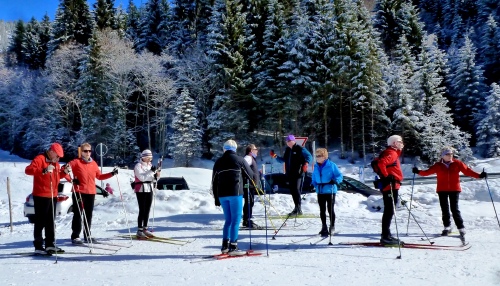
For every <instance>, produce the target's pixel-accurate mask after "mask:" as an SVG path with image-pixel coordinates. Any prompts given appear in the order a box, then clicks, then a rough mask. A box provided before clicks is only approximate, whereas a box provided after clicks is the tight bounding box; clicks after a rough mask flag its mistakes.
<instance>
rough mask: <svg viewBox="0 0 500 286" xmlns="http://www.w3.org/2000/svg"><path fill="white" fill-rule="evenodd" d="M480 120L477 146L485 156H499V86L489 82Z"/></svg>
mask: <svg viewBox="0 0 500 286" xmlns="http://www.w3.org/2000/svg"><path fill="white" fill-rule="evenodd" d="M484 106H485V108H484V110H483V112H482V114H481V120H480V121H479V122H478V124H477V131H476V136H477V146H478V147H480V148H481V150H482V153H483V155H484V156H486V157H500V86H499V85H498V84H497V83H492V84H491V90H490V92H489V94H488V96H487V97H486V102H485V105H484Z"/></svg>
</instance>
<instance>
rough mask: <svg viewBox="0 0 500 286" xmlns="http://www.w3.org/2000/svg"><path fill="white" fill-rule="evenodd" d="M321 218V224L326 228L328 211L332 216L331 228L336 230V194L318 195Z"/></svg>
mask: <svg viewBox="0 0 500 286" xmlns="http://www.w3.org/2000/svg"><path fill="white" fill-rule="evenodd" d="M318 204H319V217H320V218H321V224H322V225H323V226H326V225H327V224H326V211H328V214H329V215H330V221H329V224H330V227H333V228H335V209H334V208H335V194H333V197H332V194H318Z"/></svg>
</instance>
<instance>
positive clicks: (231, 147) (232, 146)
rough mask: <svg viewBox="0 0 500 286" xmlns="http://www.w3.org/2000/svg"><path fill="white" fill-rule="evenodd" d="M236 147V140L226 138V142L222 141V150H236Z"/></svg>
mask: <svg viewBox="0 0 500 286" xmlns="http://www.w3.org/2000/svg"><path fill="white" fill-rule="evenodd" d="M236 148H238V145H237V144H236V142H235V141H234V140H231V139H230V140H227V141H226V143H224V147H223V150H224V152H225V151H228V150H231V151H234V152H236Z"/></svg>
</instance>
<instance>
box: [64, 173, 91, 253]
mask: <svg viewBox="0 0 500 286" xmlns="http://www.w3.org/2000/svg"><path fill="white" fill-rule="evenodd" d="M68 176H69V178H70V179H71V193H72V194H71V199H73V196H74V197H75V201H76V208H77V209H78V214H79V215H80V225H81V224H82V222H83V232H84V233H85V228H87V230H88V231H87V237H88V238H89V239H90V243H89V244H88V245H87V247H88V248H89V253H92V251H93V250H94V246H93V242H92V237H91V236H90V228H89V226H88V222H87V216H86V215H85V209H84V208H83V199H82V194H81V193H80V192H76V191H75V186H74V185H73V180H74V178H73V176H71V173H68ZM77 193H78V195H77ZM80 202H81V203H82V204H81V205H80ZM74 204H75V202H73V205H74ZM75 215H76V214H75V213H74V211H73V216H75ZM73 219H74V218H73Z"/></svg>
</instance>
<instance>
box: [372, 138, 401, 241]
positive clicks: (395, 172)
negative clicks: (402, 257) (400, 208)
mask: <svg viewBox="0 0 500 286" xmlns="http://www.w3.org/2000/svg"><path fill="white" fill-rule="evenodd" d="M403 148H404V144H403V138H401V136H399V135H392V136H390V137H389V138H387V148H386V149H385V150H384V151H382V153H381V154H380V156H379V158H378V161H377V165H378V168H379V169H380V176H381V178H380V180H381V183H382V185H381V188H380V190H381V191H382V196H383V200H384V213H383V215H382V235H381V238H380V243H381V244H399V243H400V241H399V238H396V237H393V236H392V234H391V221H392V218H393V217H394V215H395V211H396V205H397V203H398V192H399V188H400V186H401V181H402V180H403V171H402V170H401V165H400V163H399V156H401V151H402V150H403ZM396 232H397V222H396ZM397 237H399V233H397Z"/></svg>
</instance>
